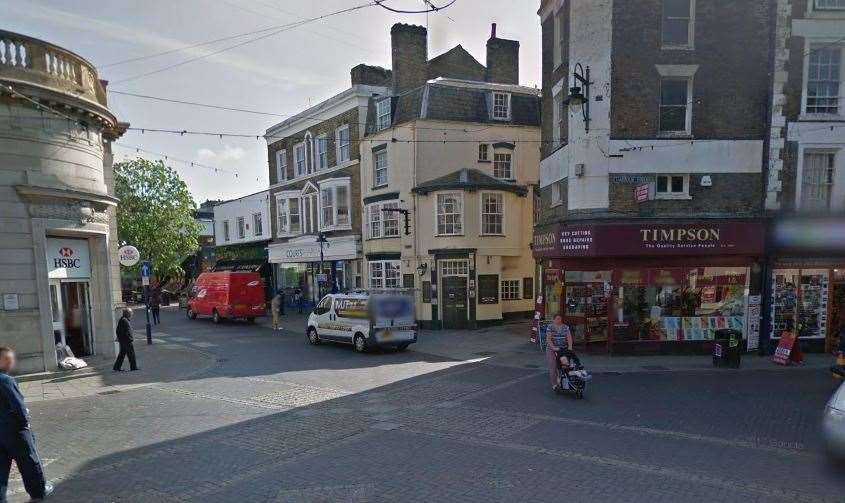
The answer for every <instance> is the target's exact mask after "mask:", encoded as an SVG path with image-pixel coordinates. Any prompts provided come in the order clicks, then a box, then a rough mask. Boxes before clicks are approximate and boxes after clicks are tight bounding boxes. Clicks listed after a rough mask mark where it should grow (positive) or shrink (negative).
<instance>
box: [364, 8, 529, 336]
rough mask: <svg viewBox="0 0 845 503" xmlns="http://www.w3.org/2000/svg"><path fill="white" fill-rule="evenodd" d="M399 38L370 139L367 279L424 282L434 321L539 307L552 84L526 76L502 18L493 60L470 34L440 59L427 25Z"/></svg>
mask: <svg viewBox="0 0 845 503" xmlns="http://www.w3.org/2000/svg"><path fill="white" fill-rule="evenodd" d="M391 45H392V55H393V64H392V71H391V77H392V80H391V87H390V89H389V92H388V93H387V95H386V96H374V97H372V98H370V106H369V110H368V115H367V121H366V131H365V136H364V137H363V139H362V141H361V194H362V201H363V211H364V219H365V221H364V241H363V243H364V246H363V248H364V258H365V261H366V268H365V274H366V279H365V281H366V285H367V286H368V287H369V288H406V289H413V290H414V291H415V292H416V295H417V319H418V320H419V323H420V325H421V326H423V327H430V328H435V329H440V328H443V329H460V328H475V327H477V326H482V325H486V324H494V323H501V322H502V321H503V320H506V319H508V318H516V317H530V315H531V313H532V312H533V300H532V299H533V297H534V288H535V281H534V275H535V268H534V262H533V259H532V258H531V252H530V248H529V245H530V242H531V228H532V225H531V223H532V219H533V210H534V192H535V187H536V180H537V177H538V169H539V161H540V156H539V154H540V150H539V148H538V146H539V139H540V130H539V124H540V93H539V90H537V89H534V88H530V87H523V86H520V85H519V42H517V41H514V40H505V39H501V38H498V37H497V36H496V26H495V25H493V32H492V35H491V37H490V38H489V40H488V41H487V61H486V65H482V64H481V63H479V62H478V61H477V60H475V58H473V57H472V56H471V55H470V54H469V53H468V52H467V51H466V50H464V49H463V47H461V46H460V45H459V46H456V47H454V48H452V49H451V50H449V51H447V52H445V53H443V54H441V55H439V56H436V57H434V58H432V59H429V58H428V49H427V33H426V29H425V28H423V27H421V26H411V25H405V24H397V25H394V26H393V28H392V30H391Z"/></svg>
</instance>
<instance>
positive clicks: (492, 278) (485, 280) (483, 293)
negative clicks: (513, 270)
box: [478, 274, 499, 304]
mask: <svg viewBox="0 0 845 503" xmlns="http://www.w3.org/2000/svg"><path fill="white" fill-rule="evenodd" d="M478 303H479V304H498V303H499V275H498V274H479V275H478Z"/></svg>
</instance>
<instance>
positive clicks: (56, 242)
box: [47, 238, 91, 279]
mask: <svg viewBox="0 0 845 503" xmlns="http://www.w3.org/2000/svg"><path fill="white" fill-rule="evenodd" d="M47 270H48V271H49V273H48V277H49V278H50V279H71V278H90V277H91V257H90V253H89V251H88V240H85V239H66V238H47Z"/></svg>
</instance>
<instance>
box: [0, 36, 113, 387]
mask: <svg viewBox="0 0 845 503" xmlns="http://www.w3.org/2000/svg"><path fill="white" fill-rule="evenodd" d="M5 36H6V37H7V38H8V39H9V40H11V41H12V43H9V44H7V45H6V47H7V49H8V50H9V51H12V54H11V56H10V55H9V54H7V56H9V57H7V58H5V59H4V60H3V62H0V85H2V87H0V104H2V106H3V109H4V115H5V116H6V118H5V119H3V120H0V173H2V174H0V345H4V346H11V347H12V348H14V349H15V351H16V352H17V354H18V360H19V367H18V370H19V371H20V372H21V373H29V372H41V371H53V370H56V369H57V368H58V362H59V358H58V355H57V344H62V345H64V346H66V347H68V348H70V350H71V351H73V353H74V355H75V356H78V357H82V358H86V357H88V356H91V355H101V356H105V357H108V356H112V355H114V353H115V345H114V342H113V341H114V329H115V323H116V321H117V313H118V311H119V310H120V309H121V308H122V307H123V304H122V302H121V296H120V269H119V264H118V254H117V248H118V246H117V245H118V243H117V223H116V220H115V213H116V208H117V204H118V203H119V201H118V200H117V198H116V197H115V195H114V175H113V169H112V163H113V155H112V151H111V147H112V142H113V141H115V140H116V139H117V138H119V137H120V136H121V135H122V134H123V132H124V131H125V129H126V127H127V126H128V124H125V123H121V122H119V121H118V120H117V118H116V117H115V116H114V114H112V112H111V111H110V110H109V109H108V104H107V101H106V96H107V93H106V89H105V85H106V84H105V82H104V81H101V80H100V79H99V78H98V76H97V70H96V68H95V67H94V66H93V65H91V64H90V63H89V62H88V61H86V60H85V59H84V58H82V57H81V56H78V55H76V54H74V53H72V52H70V51H67V50H65V49H63V48H60V47H56V46H54V45H52V44H50V43H49V42H45V41H43V40H38V39H35V38H32V37H28V36H25V35H19V34H14V33H6V35H5ZM18 51H19V52H18ZM21 54H25V55H26V57H27V59H29V58H30V56H29V55H34V54H40V55H43V54H61V55H62V58H63V63H62V64H63V65H65V66H64V68H66V69H67V72H64V73H61V74H59V73H56V72H51V71H50V69H49V68H47V67H46V66H44V65H43V64H40V65H39V64H29V65H20V64H18V65H14V64H13V63H10V62H14V61H16V60H17V61H21V59H22V56H21ZM36 59H37V58H32V59H30V61H33V62H35V63H37V62H36V61H35V60H36ZM42 63H43V58H42ZM68 75H70V76H72V78H69V77H68ZM9 86H11V88H13V89H14V90H15V92H16V93H18V94H20V95H23V96H25V97H26V99H24V98H22V97H21V96H14V97H13V96H11V95H10V92H8V87H9ZM51 110H60V111H61V112H60V113H61V116H59V115H56V114H54V113H53V112H51ZM64 354H65V353H64V352H63V353H62V356H64Z"/></svg>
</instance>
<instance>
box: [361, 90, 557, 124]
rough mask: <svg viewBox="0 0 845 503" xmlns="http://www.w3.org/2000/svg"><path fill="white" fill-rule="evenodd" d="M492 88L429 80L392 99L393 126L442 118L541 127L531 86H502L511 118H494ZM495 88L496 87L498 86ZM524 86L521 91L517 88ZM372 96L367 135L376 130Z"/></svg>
mask: <svg viewBox="0 0 845 503" xmlns="http://www.w3.org/2000/svg"><path fill="white" fill-rule="evenodd" d="M493 89H494V88H493V87H491V85H490V84H488V83H486V82H476V81H451V82H450V81H443V80H431V81H428V82H427V83H426V85H425V86H422V87H420V88H417V89H412V90H411V91H408V92H406V93H404V94H401V95H399V96H394V97H392V98H391V102H392V106H391V109H392V110H393V118H392V125H393V126H397V125H399V124H404V123H406V122H410V121H413V120H417V119H431V120H444V121H455V122H472V123H481V124H484V123H487V124H502V125H514V126H537V127H539V126H540V97H539V96H537V95H536V94H532V93H531V91H532V90H530V89H525V88H520V87H519V86H505V88H504V89H503V90H504V91H505V92H509V93H510V94H511V120H509V121H501V120H493V119H492V117H491V116H492V113H491V111H490V109H489V107H490V103H491V102H492V97H491V95H492V93H493ZM497 89H498V88H497ZM521 89H523V92H520V90H521ZM379 99H382V98H371V100H370V107H369V110H368V114H367V134H372V133H374V132H375V120H376V116H375V113H376V111H375V102H376V101H377V100H379Z"/></svg>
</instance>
